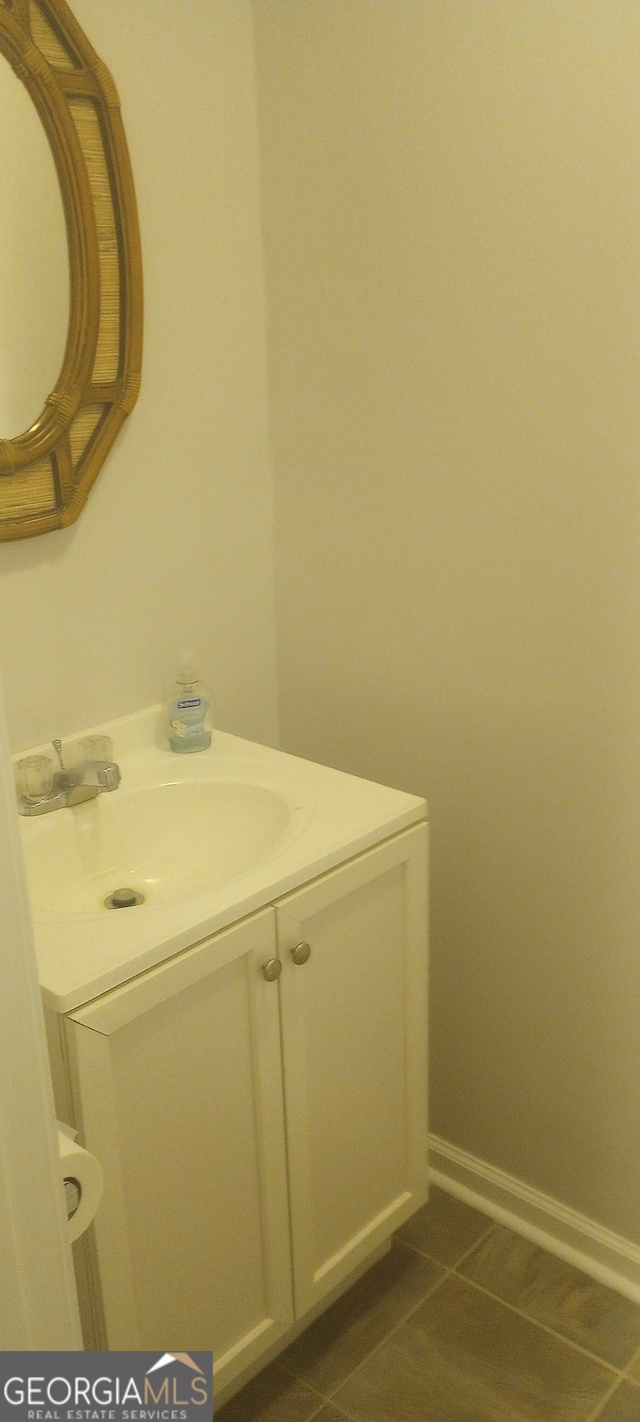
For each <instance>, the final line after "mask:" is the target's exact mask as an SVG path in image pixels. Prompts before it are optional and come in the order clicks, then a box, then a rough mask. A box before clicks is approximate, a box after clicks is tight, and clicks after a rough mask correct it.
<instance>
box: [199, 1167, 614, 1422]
mask: <svg viewBox="0 0 640 1422" xmlns="http://www.w3.org/2000/svg"><path fill="white" fill-rule="evenodd" d="M311 1419H313V1422H543V1419H544V1422H596V1419H597V1422H640V1305H637V1304H633V1303H630V1302H629V1301H628V1300H626V1299H623V1298H621V1297H620V1295H619V1294H616V1293H613V1292H612V1290H611V1289H607V1288H605V1287H604V1285H602V1284H597V1283H594V1281H593V1280H592V1279H589V1278H587V1277H586V1276H585V1275H584V1274H581V1273H579V1272H578V1270H577V1269H573V1268H572V1267H571V1266H570V1265H568V1264H563V1263H562V1262H561V1261H560V1260H559V1259H556V1258H554V1257H553V1256H552V1255H550V1254H546V1253H545V1252H544V1250H542V1249H538V1248H537V1247H536V1246H535V1245H532V1244H529V1243H527V1241H526V1240H524V1239H521V1238H520V1236H519V1235H515V1234H512V1233H511V1232H510V1230H507V1229H503V1228H502V1227H501V1226H500V1225H494V1224H492V1223H491V1221H490V1220H489V1219H487V1217H486V1216H485V1215H481V1214H478V1213H477V1211H475V1210H472V1209H470V1208H469V1206H468V1205H463V1204H461V1203H460V1201H458V1200H455V1199H453V1197H451V1196H449V1195H445V1194H444V1193H443V1191H441V1190H437V1189H433V1190H432V1192H431V1198H430V1201H429V1204H428V1205H426V1206H425V1208H424V1209H423V1210H420V1211H419V1212H418V1214H417V1215H414V1217H413V1219H412V1220H410V1221H409V1222H408V1224H406V1225H405V1226H404V1227H403V1229H401V1230H400V1232H399V1234H398V1235H397V1236H396V1239H395V1240H394V1242H393V1245H392V1248H391V1251H390V1253H389V1254H388V1255H386V1256H385V1258H384V1259H382V1260H380V1262H379V1263H378V1264H376V1265H375V1266H374V1267H373V1269H371V1270H369V1272H368V1274H366V1275H365V1276H364V1278H362V1279H360V1280H359V1282H358V1283H357V1284H354V1286H353V1288H352V1289H350V1290H349V1292H348V1293H347V1294H344V1295H343V1296H342V1298H340V1299H338V1301H337V1303H335V1304H333V1305H332V1307H331V1308H330V1309H328V1310H327V1312H326V1313H324V1314H323V1315H322V1316H321V1317H320V1318H319V1319H317V1320H316V1322H315V1323H312V1324H311V1326H310V1327H309V1328H308V1329H307V1330H306V1332H305V1333H303V1334H302V1335H301V1336H300V1337H299V1338H298V1339H297V1340H296V1342H295V1343H293V1344H292V1345H291V1346H290V1347H289V1348H288V1349H287V1350H286V1352H284V1353H281V1354H280V1356H279V1358H278V1359H277V1360H276V1362H274V1363H271V1364H270V1366H269V1367H268V1368H266V1369H265V1370H264V1371H263V1372H262V1373H260V1374H259V1376H258V1377H257V1378H255V1379H254V1380H253V1382H251V1383H249V1385H248V1387H246V1388H244V1390H243V1391H242V1392H240V1393H238V1394H237V1395H236V1397H234V1398H232V1400H231V1401H230V1402H228V1403H227V1405H226V1407H223V1408H222V1409H221V1410H220V1412H218V1413H217V1414H216V1422H311Z"/></svg>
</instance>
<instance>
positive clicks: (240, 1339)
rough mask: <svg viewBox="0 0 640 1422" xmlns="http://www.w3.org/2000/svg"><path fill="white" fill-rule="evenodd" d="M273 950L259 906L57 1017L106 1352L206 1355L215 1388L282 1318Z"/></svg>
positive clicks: (284, 1241) (272, 1334)
mask: <svg viewBox="0 0 640 1422" xmlns="http://www.w3.org/2000/svg"><path fill="white" fill-rule="evenodd" d="M274 952H275V926H274V913H273V910H272V909H268V910H265V911H264V912H263V913H259V914H256V915H255V916H254V917H253V918H251V919H247V920H245V921H244V922H242V923H241V924H239V925H236V926H235V927H234V928H232V929H229V930H227V931H225V932H223V933H221V934H218V935H217V936H216V937H215V938H211V939H209V940H207V941H206V942H204V943H202V944H199V945H198V946H197V947H196V948H194V949H191V950H189V951H188V952H186V953H183V954H181V955H180V956H179V957H176V958H174V959H173V960H172V961H170V962H168V963H165V964H162V965H161V966H160V967H158V968H156V969H153V970H152V971H150V972H148V973H145V974H143V975H142V976H141V977H139V978H137V979H135V980H134V981H132V982H130V983H128V984H126V985H125V986H124V987H122V988H118V989H116V990H114V991H113V992H110V993H107V994H106V995H105V996H104V997H102V998H99V999H97V1000H96V1001H95V1002H94V1003H91V1004H89V1005H88V1006H87V1007H84V1008H81V1009H79V1010H78V1011H76V1012H74V1013H73V1014H71V1015H70V1016H69V1017H68V1018H67V1019H66V1031H67V1036H68V1043H69V1053H70V1059H71V1064H72V1084H73V1095H74V1113H75V1118H76V1125H77V1126H78V1127H79V1128H80V1130H81V1132H82V1139H83V1142H84V1143H85V1144H86V1146H87V1148H88V1149H89V1150H91V1151H93V1152H94V1153H95V1154H96V1155H97V1156H98V1158H99V1159H100V1160H101V1162H102V1165H103V1167H104V1173H105V1191H104V1197H103V1200H102V1202H101V1205H100V1207H99V1209H98V1212H97V1215H96V1219H95V1222H94V1228H95V1243H96V1251H95V1252H96V1257H97V1266H98V1271H99V1290H100V1294H101V1299H102V1307H103V1311H104V1318H105V1322H106V1340H105V1341H106V1346H107V1347H108V1348H109V1349H120V1348H123V1349H129V1348H132V1349H149V1350H151V1349H157V1348H162V1349H166V1348H169V1349H171V1350H173V1351H175V1350H176V1349H178V1350H180V1351H183V1352H188V1351H190V1350H192V1349H211V1348H212V1349H213V1352H214V1366H215V1374H216V1381H217V1383H218V1384H219V1385H221V1384H223V1383H227V1382H228V1381H230V1380H231V1379H232V1378H233V1377H234V1376H235V1375H236V1374H237V1373H238V1372H240V1371H241V1370H242V1368H243V1367H244V1366H245V1365H246V1364H248V1363H250V1362H251V1361H252V1360H253V1359H254V1358H255V1357H257V1356H258V1355H259V1354H261V1353H262V1352H263V1350H264V1349H265V1348H266V1347H268V1346H269V1344H270V1343H271V1342H273V1341H275V1340H276V1339H277V1338H278V1337H280V1336H281V1334H282V1333H284V1332H285V1331H286V1326H287V1323H288V1321H290V1320H291V1318H292V1316H293V1314H292V1301H291V1284H290V1275H291V1264H290V1251H289V1237H288V1210H287V1186H286V1165H285V1147H284V1124H283V1113H282V1087H281V1059H280V1036H279V1012H278V989H277V983H276V982H267V981H265V978H264V977H263V975H262V972H261V966H262V964H263V963H264V962H266V961H267V960H268V959H269V958H271V957H273V955H274ZM98 1346H100V1345H98ZM103 1346H104V1345H103Z"/></svg>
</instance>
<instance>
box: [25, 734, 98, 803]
mask: <svg viewBox="0 0 640 1422" xmlns="http://www.w3.org/2000/svg"><path fill="white" fill-rule="evenodd" d="M51 744H52V746H53V749H54V750H55V752H56V755H57V757H58V761H59V764H60V768H59V770H54V769H53V761H52V760H51V758H50V756H46V755H35V756H27V757H26V759H25V760H22V761H20V762H19V765H18V770H19V773H20V777H21V781H22V787H21V793H19V794H18V811H19V813H20V814H21V815H48V814H50V813H51V811H52V810H63V809H65V808H68V807H70V806H72V805H81V804H82V803H83V801H84V800H95V797H96V795H101V794H102V793H103V792H104V791H108V790H117V789H118V786H119V784H120V779H121V776H120V767H119V766H118V765H117V764H116V762H115V760H85V761H84V762H82V763H81V764H80V765H75V766H66V765H65V764H64V761H63V759H62V742H61V741H60V740H55V741H52V743H51Z"/></svg>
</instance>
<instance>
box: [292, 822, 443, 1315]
mask: <svg viewBox="0 0 640 1422" xmlns="http://www.w3.org/2000/svg"><path fill="white" fill-rule="evenodd" d="M276 913H277V928H278V945H279V953H280V957H281V959H282V975H281V978H280V988H281V995H282V1033H283V1055H284V1080H285V1112H286V1120H287V1137H288V1142H289V1188H290V1202H291V1225H292V1247H293V1267H294V1302H295V1309H296V1315H297V1316H298V1317H299V1316H300V1315H301V1314H302V1313H304V1312H305V1311H306V1310H307V1309H308V1308H309V1307H310V1306H311V1305H312V1304H315V1303H316V1302H317V1301H318V1300H319V1299H321V1298H322V1297H323V1296H324V1294H326V1293H327V1292H328V1291H329V1290H330V1289H332V1288H333V1287H334V1286H335V1285H336V1284H338V1283H339V1282H340V1280H341V1279H343V1278H344V1277H345V1276H346V1275H347V1274H348V1273H349V1272H350V1271H351V1270H352V1269H354V1268H355V1267H356V1266H357V1265H358V1264H359V1263H360V1262H361V1261H362V1260H364V1259H365V1258H366V1256H367V1255H368V1254H369V1253H370V1252H371V1250H372V1249H373V1248H374V1247H375V1246H376V1245H377V1244H379V1243H381V1242H382V1241H384V1239H385V1238H387V1237H388V1236H389V1235H390V1234H391V1233H392V1231H393V1230H394V1229H396V1228H397V1227H398V1225H400V1224H402V1223H403V1221H404V1220H405V1219H407V1217H408V1216H409V1215H410V1214H412V1213H413V1211H414V1210H416V1209H417V1208H418V1206H419V1205H421V1204H423V1203H424V1201H425V1200H426V1198H427V1085H426V1069H427V1041H426V1031H427V996H426V992H427V988H426V979H427V827H426V825H424V824H423V825H418V826H416V827H415V828H414V829H411V830H408V831H406V832H405V833H404V834H401V835H398V836H397V837H396V838H394V839H393V840H388V841H387V842H386V843H385V844H383V845H381V846H379V847H378V848H376V849H373V850H371V851H370V852H369V853H367V854H364V855H362V856H360V857H359V858H358V859H354V860H352V861H351V862H350V863H348V864H346V865H344V866H343V867H342V868H340V869H337V870H336V871H335V872H333V873H330V874H327V875H326V876H325V877H324V878H322V879H320V880H317V881H316V882H315V883H314V884H311V885H310V886H309V887H308V888H306V889H302V890H300V891H298V892H296V893H293V894H291V895H289V896H288V897H287V898H286V899H283V900H282V901H281V902H280V904H279V905H278V906H277V910H276ZM299 943H303V944H304V943H306V944H308V945H309V948H310V950H311V951H310V954H309V956H308V958H307V959H306V961H304V962H302V963H299V964H297V963H296V962H295V961H294V959H293V958H292V956H291V950H292V949H293V948H295V946H296V944H299ZM305 953H306V949H304V948H303V949H302V951H301V952H298V953H297V954H296V956H297V957H299V958H304V957H305Z"/></svg>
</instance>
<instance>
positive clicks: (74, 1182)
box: [56, 1121, 104, 1242]
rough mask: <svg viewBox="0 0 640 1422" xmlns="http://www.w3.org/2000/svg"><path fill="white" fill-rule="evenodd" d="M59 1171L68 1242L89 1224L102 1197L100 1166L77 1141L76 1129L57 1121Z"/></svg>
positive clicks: (75, 1237)
mask: <svg viewBox="0 0 640 1422" xmlns="http://www.w3.org/2000/svg"><path fill="white" fill-rule="evenodd" d="M56 1124H57V1127H58V1150H59V1154H60V1174H61V1178H62V1184H63V1187H64V1196H65V1207H66V1212H67V1223H68V1227H69V1238H70V1240H71V1242H73V1240H75V1239H77V1238H78V1236H79V1235H81V1234H82V1233H83V1231H84V1230H85V1229H86V1228H87V1226H88V1225H90V1224H91V1221H92V1219H93V1217H94V1215H95V1212H96V1210H97V1208H98V1205H99V1204H100V1200H101V1198H102V1188H103V1183H104V1181H103V1174H102V1166H101V1165H100V1162H99V1160H97V1159H96V1157H95V1155H91V1152H90V1151H88V1150H85V1149H84V1147H83V1146H81V1145H79V1143H78V1141H77V1140H76V1137H77V1134H78V1132H77V1131H75V1130H74V1129H73V1126H68V1125H67V1124H66V1123H65V1122H64V1121H58V1122H57V1123H56Z"/></svg>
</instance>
